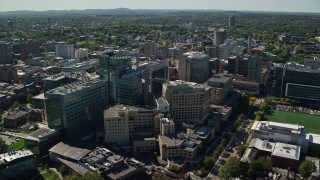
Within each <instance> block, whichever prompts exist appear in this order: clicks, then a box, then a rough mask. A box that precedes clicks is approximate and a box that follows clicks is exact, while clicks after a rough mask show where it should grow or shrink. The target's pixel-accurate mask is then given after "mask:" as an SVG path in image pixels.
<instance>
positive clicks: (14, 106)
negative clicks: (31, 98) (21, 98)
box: [11, 101, 20, 110]
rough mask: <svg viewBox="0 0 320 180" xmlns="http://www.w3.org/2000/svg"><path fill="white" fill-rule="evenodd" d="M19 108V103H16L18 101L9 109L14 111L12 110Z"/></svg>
mask: <svg viewBox="0 0 320 180" xmlns="http://www.w3.org/2000/svg"><path fill="white" fill-rule="evenodd" d="M19 106H20V104H19V102H18V101H15V102H14V103H13V105H12V108H11V109H12V110H14V109H16V108H17V107H19Z"/></svg>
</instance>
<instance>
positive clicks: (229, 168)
mask: <svg viewBox="0 0 320 180" xmlns="http://www.w3.org/2000/svg"><path fill="white" fill-rule="evenodd" d="M240 173H241V168H240V161H239V160H238V159H236V158H230V159H229V161H228V162H227V163H226V164H225V165H224V166H221V167H220V169H219V177H220V178H221V179H230V178H231V177H237V176H239V175H240Z"/></svg>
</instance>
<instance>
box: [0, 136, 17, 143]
mask: <svg viewBox="0 0 320 180" xmlns="http://www.w3.org/2000/svg"><path fill="white" fill-rule="evenodd" d="M0 137H1V138H2V139H3V140H4V141H5V142H6V144H7V145H11V144H14V143H16V142H17V141H18V140H19V139H18V138H16V137H10V136H5V135H0Z"/></svg>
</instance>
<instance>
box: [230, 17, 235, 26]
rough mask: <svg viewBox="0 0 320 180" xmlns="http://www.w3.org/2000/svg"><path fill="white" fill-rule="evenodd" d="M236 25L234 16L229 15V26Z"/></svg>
mask: <svg viewBox="0 0 320 180" xmlns="http://www.w3.org/2000/svg"><path fill="white" fill-rule="evenodd" d="M234 26H236V17H234V16H230V17H229V27H234Z"/></svg>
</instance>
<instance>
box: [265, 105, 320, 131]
mask: <svg viewBox="0 0 320 180" xmlns="http://www.w3.org/2000/svg"><path fill="white" fill-rule="evenodd" d="M264 118H265V119H266V120H268V121H274V122H280V123H290V124H299V125H302V126H304V129H305V131H306V132H310V133H316V134H320V116H314V115H310V114H300V113H294V112H285V111H277V110H273V111H271V112H270V113H266V114H265V116H264Z"/></svg>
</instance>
